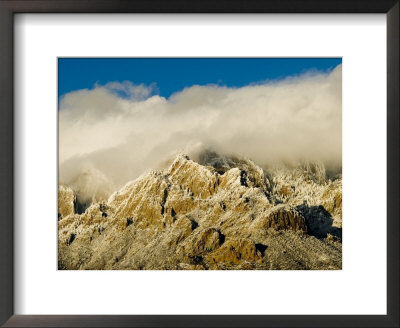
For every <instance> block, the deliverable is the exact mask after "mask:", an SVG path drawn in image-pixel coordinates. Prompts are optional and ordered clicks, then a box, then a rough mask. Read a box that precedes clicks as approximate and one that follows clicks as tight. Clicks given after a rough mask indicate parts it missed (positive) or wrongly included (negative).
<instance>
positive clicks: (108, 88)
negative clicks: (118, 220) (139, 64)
mask: <svg viewBox="0 0 400 328" xmlns="http://www.w3.org/2000/svg"><path fill="white" fill-rule="evenodd" d="M156 91H157V90H156V85H155V84H154V85H150V86H145V85H134V84H132V83H131V82H122V83H119V82H110V83H108V84H106V85H104V86H100V85H96V86H95V87H94V88H93V89H92V90H88V89H85V90H79V91H75V92H71V93H69V94H66V95H65V96H63V97H62V99H61V100H60V110H59V164H60V166H59V181H60V183H65V184H68V185H72V186H73V187H74V188H75V189H77V190H78V191H79V192H80V193H81V195H82V196H83V197H87V198H90V197H92V196H95V197H96V198H102V197H107V196H108V195H109V194H110V192H112V191H114V190H116V189H117V188H120V187H121V186H122V185H124V184H125V183H126V182H128V181H130V180H133V179H135V178H137V177H138V176H139V175H140V174H142V173H144V172H146V171H147V170H149V169H154V168H158V167H160V165H162V163H163V161H165V160H166V159H167V158H168V157H169V156H171V155H172V154H174V153H175V152H176V151H186V152H189V153H190V152H191V151H192V152H194V149H196V148H198V147H199V145H203V146H205V147H210V148H212V149H214V150H216V151H218V152H221V153H225V154H229V153H235V154H237V153H239V154H241V155H244V156H247V157H249V158H251V159H252V160H253V161H255V162H256V163H257V164H260V165H263V164H267V163H269V162H271V161H276V160H300V159H310V160H321V161H324V162H325V163H328V164H330V165H341V152H342V148H341V144H342V139H341V138H342V67H341V65H339V66H337V67H336V68H335V69H334V70H333V71H331V72H328V73H315V72H314V73H312V74H311V73H309V74H305V75H302V76H297V77H290V78H286V79H284V80H281V81H270V82H268V81H267V82H265V83H262V84H257V85H249V86H245V87H242V88H228V87H221V86H216V85H207V86H197V85H195V86H191V87H188V88H186V89H184V90H182V91H180V92H177V93H175V94H173V95H172V96H171V97H170V98H169V99H165V98H163V97H160V96H158V95H154V93H155V92H156Z"/></svg>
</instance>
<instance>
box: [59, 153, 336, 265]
mask: <svg viewBox="0 0 400 328" xmlns="http://www.w3.org/2000/svg"><path fill="white" fill-rule="evenodd" d="M81 212H83V211H82V208H80V211H79V203H78V202H77V197H76V195H74V192H73V190H72V189H70V188H69V187H67V186H60V188H59V229H58V230H59V239H58V244H59V268H60V269H139V270H140V269H195V270H197V269H341V222H342V221H341V179H340V178H338V179H336V180H335V181H331V180H329V179H327V178H326V173H325V169H324V167H323V165H322V164H318V163H314V164H310V163H300V164H298V165H295V166H294V167H291V168H290V167H283V166H282V165H281V166H276V167H266V168H264V169H262V168H261V167H259V166H257V165H256V164H254V163H253V162H252V161H250V160H248V159H243V158H237V157H225V156H219V155H217V154H216V153H213V152H204V153H203V154H202V155H201V156H200V158H199V160H198V162H195V161H192V160H191V159H189V157H187V156H185V155H179V156H178V157H177V158H176V159H175V161H173V163H172V164H171V165H170V166H169V168H167V169H166V170H163V171H152V172H150V173H148V174H146V175H143V176H141V177H139V178H138V179H136V180H135V181H132V182H130V183H128V184H127V185H126V186H125V187H124V188H122V189H121V190H119V191H118V192H115V193H114V194H112V195H111V197H110V198H109V199H108V200H107V201H102V202H98V203H93V204H91V205H90V206H89V207H88V208H86V209H85V211H84V212H83V213H81ZM80 213H81V214H80Z"/></svg>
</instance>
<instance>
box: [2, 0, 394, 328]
mask: <svg viewBox="0 0 400 328" xmlns="http://www.w3.org/2000/svg"><path fill="white" fill-rule="evenodd" d="M399 7H400V6H399V1H398V0H271V1H265V0H202V1H187V0H169V1H167V0H80V1H79V0H59V1H55V0H27V1H22V0H21V1H20V0H0V73H1V74H0V110H1V116H0V117H1V118H0V149H1V156H0V208H1V217H0V324H3V325H4V326H5V327H166V326H168V327H169V326H175V327H200V326H206V327H228V326H229V327H399V199H400V197H399V184H400V183H399V182H400V181H399V171H400V167H399V149H400V144H399V139H400V138H399ZM16 13H385V14H386V16H387V315H344V316H342V315H327V316H324V315H291V316H282V315H268V316H263V315H256V316H242V315H240V316H230V315H213V316H208V315H207V316H206V315H204V316H203V315H195V316H188V315H160V316H141V315H131V316H130V315H117V316H111V315H110V316H103V315H93V316H90V315H34V316H32V315H14V306H13V304H14V297H13V285H14V280H13V277H14V270H13V249H14V248H13V242H14V241H13V215H14V207H13V204H14V188H13V184H14V159H13V155H14V128H13V124H14V112H13V17H14V14H16ZM15 197H18V195H15ZM366 270H367V268H366Z"/></svg>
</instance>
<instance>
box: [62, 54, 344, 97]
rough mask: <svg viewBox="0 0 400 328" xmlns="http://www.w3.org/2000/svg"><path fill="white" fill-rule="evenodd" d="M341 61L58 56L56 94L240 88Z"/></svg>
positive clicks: (326, 67)
mask: <svg viewBox="0 0 400 328" xmlns="http://www.w3.org/2000/svg"><path fill="white" fill-rule="evenodd" d="M341 62H342V59H341V58H59V59H58V95H59V96H62V95H64V94H66V93H69V92H71V91H75V90H80V89H93V87H94V86H95V85H96V84H99V85H104V84H106V83H108V82H114V81H117V82H123V81H131V82H132V83H133V84H145V85H150V84H152V83H156V85H157V88H156V90H157V92H156V93H158V94H159V95H160V96H163V97H165V98H168V97H169V96H170V95H171V94H173V93H175V92H177V91H180V90H182V89H184V88H185V87H190V86H192V85H196V84H197V85H206V84H217V85H220V86H227V87H242V86H245V85H248V84H250V83H257V82H260V81H265V80H276V79H282V78H285V77H287V76H292V75H299V74H302V73H305V72H307V71H330V70H332V69H333V68H335V67H336V66H337V65H338V64H340V63H341Z"/></svg>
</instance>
